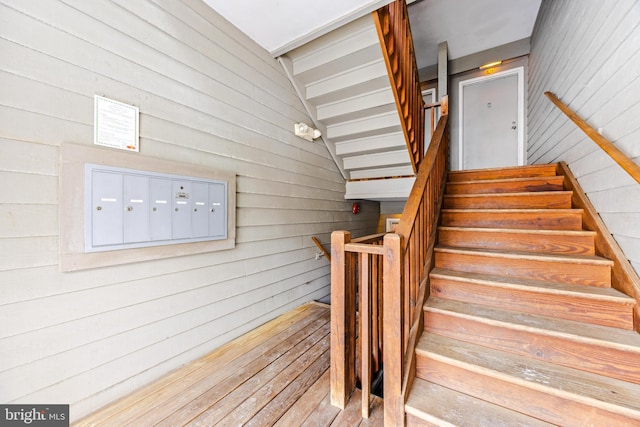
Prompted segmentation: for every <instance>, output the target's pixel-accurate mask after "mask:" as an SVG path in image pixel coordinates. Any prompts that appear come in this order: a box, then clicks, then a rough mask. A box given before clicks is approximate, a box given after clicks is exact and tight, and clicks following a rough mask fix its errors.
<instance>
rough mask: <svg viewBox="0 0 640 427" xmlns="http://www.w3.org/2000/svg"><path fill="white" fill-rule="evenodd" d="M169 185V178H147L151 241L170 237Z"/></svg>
mask: <svg viewBox="0 0 640 427" xmlns="http://www.w3.org/2000/svg"><path fill="white" fill-rule="evenodd" d="M171 185H172V182H171V180H170V179H165V178H150V179H149V204H150V210H151V211H150V212H149V229H150V230H149V231H150V235H151V236H150V240H152V241H156V240H170V239H171V209H172V207H171V200H172V196H171Z"/></svg>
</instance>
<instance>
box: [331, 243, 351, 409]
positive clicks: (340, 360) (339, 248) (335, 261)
mask: <svg viewBox="0 0 640 427" xmlns="http://www.w3.org/2000/svg"><path fill="white" fill-rule="evenodd" d="M349 242H351V233H349V232H348V231H334V232H333V233H331V373H330V378H331V404H332V405H333V406H337V407H338V408H340V409H344V408H345V406H346V405H347V402H348V401H349V396H351V393H352V392H353V390H354V389H355V386H356V376H355V365H356V361H355V347H356V285H355V279H354V278H353V277H352V276H353V272H352V271H351V270H352V266H351V259H350V258H351V256H350V255H349V254H348V253H347V252H346V251H345V245H346V244H347V243H349Z"/></svg>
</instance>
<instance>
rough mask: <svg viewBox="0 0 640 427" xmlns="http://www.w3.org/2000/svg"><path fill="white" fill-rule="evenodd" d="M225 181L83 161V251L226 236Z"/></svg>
mask: <svg viewBox="0 0 640 427" xmlns="http://www.w3.org/2000/svg"><path fill="white" fill-rule="evenodd" d="M227 186H228V182H227V181H218V180H213V179H206V178H198V177H193V178H192V177H189V176H182V175H172V174H168V173H158V172H149V171H142V170H135V169H125V168H117V167H112V166H103V165H96V164H85V223H86V227H85V252H100V251H110V250H118V249H130V248H142V247H149V246H158V245H166V244H176V243H189V242H194V243H195V242H203V241H209V240H225V239H227V219H228V218H227V216H228V213H227V209H228V204H227V198H228V197H229V196H228V194H227V190H228V187H227Z"/></svg>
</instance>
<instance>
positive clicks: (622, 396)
mask: <svg viewBox="0 0 640 427" xmlns="http://www.w3.org/2000/svg"><path fill="white" fill-rule="evenodd" d="M416 354H417V355H418V356H419V357H420V356H427V357H429V358H432V359H436V360H441V361H444V362H445V363H451V364H455V365H457V366H461V365H462V366H464V367H465V368H466V369H470V370H472V371H476V372H481V373H482V374H483V375H487V376H490V377H498V378H501V379H503V380H506V381H508V382H510V383H515V384H518V385H523V386H525V387H531V388H534V389H537V390H541V391H543V392H545V393H548V394H549V395H553V396H561V397H565V398H567V399H571V400H576V401H580V402H582V403H586V404H588V405H589V406H596V407H600V408H603V409H606V410H610V411H612V412H614V413H624V414H625V415H627V416H630V417H633V418H637V419H638V420H640V399H638V396H640V384H634V383H629V382H626V381H622V380H618V379H615V378H609V377H605V376H602V375H597V374H592V373H589V372H584V371H580V370H577V369H574V368H570V367H564V366H559V365H555V364H552V363H548V362H544V361H540V360H534V359H531V358H528V357H522V356H518V355H515V354H510V353H507V352H503V351H499V350H494V349H491V348H487V347H483V346H479V345H476V344H472V343H468V342H464V341H459V340H456V339H453V338H448V337H443V336H439V335H435V334H429V333H425V334H423V335H422V337H421V338H420V340H419V342H418V345H417V346H416ZM418 369H420V368H418Z"/></svg>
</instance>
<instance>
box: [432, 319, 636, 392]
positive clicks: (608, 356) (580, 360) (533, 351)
mask: <svg viewBox="0 0 640 427" xmlns="http://www.w3.org/2000/svg"><path fill="white" fill-rule="evenodd" d="M424 331H425V332H429V333H434V334H438V335H442V336H446V337H450V338H454V339H458V340H461V341H466V342H470V343H473V344H477V345H481V346H484V347H489V348H493V349H496V350H500V351H507V352H511V353H514V354H518V355H521V356H526V357H532V358H534V359H538V360H543V361H545V362H549V363H554V364H556V365H561V366H567V367H570V368H576V369H581V370H583V371H587V372H592V373H595V374H599V375H604V376H608V377H611V378H617V379H621V380H624V381H629V382H633V383H638V384H640V367H639V365H638V360H640V355H639V354H638V353H634V352H631V351H625V350H622V349H619V348H612V347H607V346H605V345H599V344H597V343H586V342H581V341H576V340H572V339H569V338H568V337H565V336H558V335H550V334H543V333H542V331H536V330H524V329H522V328H520V329H516V328H514V327H511V326H510V325H508V324H504V323H498V322H488V321H483V320H482V319H475V318H462V317H459V316H455V315H453V314H451V315H450V314H445V313H436V312H431V311H429V310H425V311H424Z"/></svg>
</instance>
